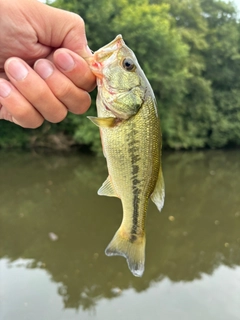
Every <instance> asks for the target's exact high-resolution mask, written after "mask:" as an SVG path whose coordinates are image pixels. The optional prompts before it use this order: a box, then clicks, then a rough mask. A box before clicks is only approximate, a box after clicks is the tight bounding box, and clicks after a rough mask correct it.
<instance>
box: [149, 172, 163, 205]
mask: <svg viewBox="0 0 240 320" xmlns="http://www.w3.org/2000/svg"><path fill="white" fill-rule="evenodd" d="M164 197H165V188H164V180H163V174H162V168H160V169H159V174H158V179H157V183H156V186H155V189H154V191H153V193H152V195H151V199H152V201H153V202H154V203H155V205H156V206H157V208H158V210H159V211H161V210H162V207H163V204H164Z"/></svg>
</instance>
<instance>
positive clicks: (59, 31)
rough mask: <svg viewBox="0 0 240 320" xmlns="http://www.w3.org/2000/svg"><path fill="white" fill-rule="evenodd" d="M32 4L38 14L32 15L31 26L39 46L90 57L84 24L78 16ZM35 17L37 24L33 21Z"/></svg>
mask: <svg viewBox="0 0 240 320" xmlns="http://www.w3.org/2000/svg"><path fill="white" fill-rule="evenodd" d="M32 3H33V1H32ZM34 3H35V8H36V10H37V11H38V12H37V13H36V15H35V14H34V15H33V26H34V29H35V31H36V33H37V36H38V40H39V42H40V43H41V44H43V45H45V46H49V47H54V48H61V47H62V48H67V49H69V50H71V51H74V52H76V53H77V54H79V55H80V56H82V57H84V58H85V57H88V56H91V55H92V53H91V50H90V49H89V47H88V45H87V38H86V31H85V23H84V21H83V19H82V18H81V17H80V16H79V15H77V14H75V13H73V12H68V11H65V10H61V9H57V8H53V7H50V6H48V5H46V4H43V3H40V2H37V3H36V2H35V1H34ZM36 17H38V18H37V22H36V21H34V19H36ZM28 18H29V17H28Z"/></svg>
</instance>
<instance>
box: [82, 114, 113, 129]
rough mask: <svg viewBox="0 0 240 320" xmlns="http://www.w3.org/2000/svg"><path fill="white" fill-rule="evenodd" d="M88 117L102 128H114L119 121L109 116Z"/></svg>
mask: <svg viewBox="0 0 240 320" xmlns="http://www.w3.org/2000/svg"><path fill="white" fill-rule="evenodd" d="M87 118H88V119H89V120H91V121H92V122H93V123H94V124H95V125H96V126H98V127H100V128H112V127H114V126H115V125H116V124H117V123H118V122H119V120H118V119H117V118H114V117H108V118H98V117H87Z"/></svg>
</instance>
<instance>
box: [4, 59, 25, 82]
mask: <svg viewBox="0 0 240 320" xmlns="http://www.w3.org/2000/svg"><path fill="white" fill-rule="evenodd" d="M6 68H7V71H8V72H9V74H10V75H11V76H12V77H13V78H14V79H15V80H18V81H19V80H23V79H25V78H26V76H27V75H28V69H27V68H26V66H25V65H24V64H23V63H22V62H21V61H19V60H17V59H14V58H12V59H10V60H8V62H7V64H6Z"/></svg>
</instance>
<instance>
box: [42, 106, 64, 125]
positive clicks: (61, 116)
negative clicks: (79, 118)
mask: <svg viewBox="0 0 240 320" xmlns="http://www.w3.org/2000/svg"><path fill="white" fill-rule="evenodd" d="M67 113H68V111H67V109H66V108H61V109H60V110H58V112H57V113H55V114H54V117H53V118H51V119H47V120H48V121H49V122H52V123H58V122H61V121H63V120H64V119H65V118H66V116H67Z"/></svg>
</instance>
